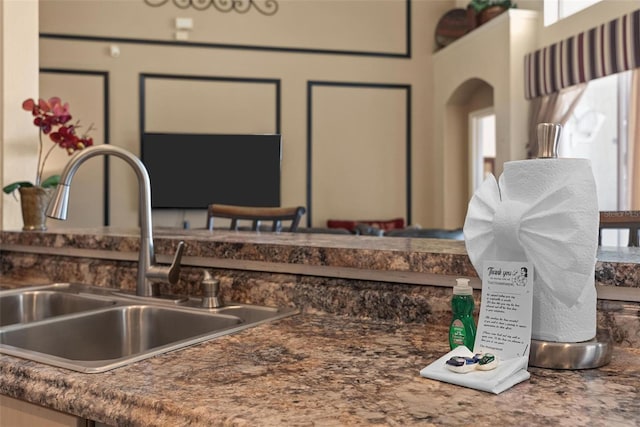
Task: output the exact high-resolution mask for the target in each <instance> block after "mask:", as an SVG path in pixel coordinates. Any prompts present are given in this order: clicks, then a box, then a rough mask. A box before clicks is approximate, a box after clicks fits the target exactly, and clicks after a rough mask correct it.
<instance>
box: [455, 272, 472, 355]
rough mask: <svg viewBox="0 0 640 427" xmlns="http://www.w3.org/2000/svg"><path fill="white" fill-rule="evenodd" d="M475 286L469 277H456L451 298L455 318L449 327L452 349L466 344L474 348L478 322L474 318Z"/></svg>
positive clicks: (469, 347) (470, 348)
mask: <svg viewBox="0 0 640 427" xmlns="http://www.w3.org/2000/svg"><path fill="white" fill-rule="evenodd" d="M474 305H475V303H474V300H473V288H471V286H469V279H464V278H459V279H456V284H455V286H454V287H453V297H452V298H451V311H452V314H453V318H452V319H451V326H450V327H449V347H450V348H451V350H453V349H454V348H456V347H458V346H461V345H464V346H465V347H467V348H468V349H469V350H473V345H474V342H475V340H476V324H475V321H474V320H473V308H474Z"/></svg>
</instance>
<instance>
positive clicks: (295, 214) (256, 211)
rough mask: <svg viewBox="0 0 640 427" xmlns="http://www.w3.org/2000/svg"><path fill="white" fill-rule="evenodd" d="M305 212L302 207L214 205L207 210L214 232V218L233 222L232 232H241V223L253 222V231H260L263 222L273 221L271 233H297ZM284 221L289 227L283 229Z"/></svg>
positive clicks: (208, 219) (208, 225) (208, 227)
mask: <svg viewBox="0 0 640 427" xmlns="http://www.w3.org/2000/svg"><path fill="white" fill-rule="evenodd" d="M305 212H306V209H305V208H304V207H302V206H294V207H273V208H264V207H253V206H235V205H221V204H215V203H214V204H211V205H209V207H208V209H207V229H209V230H213V219H214V218H228V219H230V220H231V225H230V228H229V229H230V230H239V225H238V224H239V223H240V221H251V230H253V231H258V230H260V225H261V222H262V221H271V223H272V226H271V228H270V230H271V231H289V232H295V231H297V229H298V225H299V224H300V219H301V218H302V215H304V214H305ZM283 221H286V222H289V227H286V228H284V229H283V226H282V223H283Z"/></svg>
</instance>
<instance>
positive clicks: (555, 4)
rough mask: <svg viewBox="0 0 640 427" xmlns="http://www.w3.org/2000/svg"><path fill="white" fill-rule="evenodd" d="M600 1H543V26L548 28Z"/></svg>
mask: <svg viewBox="0 0 640 427" xmlns="http://www.w3.org/2000/svg"><path fill="white" fill-rule="evenodd" d="M599 1H602V0H544V25H545V26H549V25H551V24H554V23H556V22H558V21H559V20H561V19H562V18H566V17H567V16H570V15H573V14H574V13H577V12H580V11H581V10H582V9H586V8H588V7H589V6H591V5H593V4H595V3H598V2H599Z"/></svg>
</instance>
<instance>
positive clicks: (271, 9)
mask: <svg viewBox="0 0 640 427" xmlns="http://www.w3.org/2000/svg"><path fill="white" fill-rule="evenodd" d="M144 2H145V3H146V4H148V5H149V6H153V7H158V6H163V5H165V4H167V3H168V2H169V0H144ZM171 2H172V3H173V4H174V5H176V6H177V7H179V8H180V9H188V8H190V7H193V8H194V9H196V10H206V9H209V8H210V7H213V8H215V9H217V10H218V11H220V12H225V13H227V12H238V13H247V12H248V11H249V10H250V9H251V8H254V9H255V10H257V11H258V12H260V13H261V14H263V15H267V16H271V15H275V13H276V12H277V11H278V2H277V1H276V0H259V1H258V0H171Z"/></svg>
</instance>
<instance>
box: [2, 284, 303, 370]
mask: <svg viewBox="0 0 640 427" xmlns="http://www.w3.org/2000/svg"><path fill="white" fill-rule="evenodd" d="M199 305H200V299H195V298H191V299H190V298H181V299H162V298H156V297H148V298H147V297H138V296H134V295H127V294H122V293H119V292H118V291H117V290H114V289H105V288H97V287H91V286H86V285H80V284H74V283H61V284H53V285H47V286H39V287H28V288H20V289H15V290H5V291H0V353H5V354H9V355H12V356H17V357H21V358H25V359H29V360H34V361H37V362H41V363H45V364H49V365H53V366H59V367H62V368H67V369H71V370H74V371H79V372H85V373H98V372H104V371H108V370H110V369H114V368H118V367H121V366H124V365H127V364H130V363H133V362H136V361H139V360H143V359H146V358H149V357H151V356H155V355H158V354H162V353H166V352H169V351H173V350H177V349H180V348H184V347H186V346H190V345H193V344H196V343H200V342H203V341H206V340H210V339H212V338H216V337H219V336H222V335H227V334H230V333H234V332H237V331H240V330H243V329H246V328H249V327H252V326H256V325H259V324H262V323H265V322H270V321H274V320H277V319H281V318H283V317H287V316H290V315H293V314H296V313H297V311H296V310H295V309H291V308H287V309H278V308H271V307H263V306H255V305H246V304H231V305H226V306H224V307H221V308H217V309H204V308H199Z"/></svg>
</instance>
